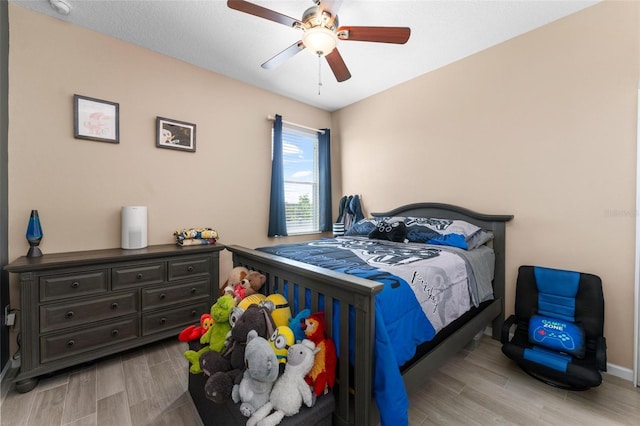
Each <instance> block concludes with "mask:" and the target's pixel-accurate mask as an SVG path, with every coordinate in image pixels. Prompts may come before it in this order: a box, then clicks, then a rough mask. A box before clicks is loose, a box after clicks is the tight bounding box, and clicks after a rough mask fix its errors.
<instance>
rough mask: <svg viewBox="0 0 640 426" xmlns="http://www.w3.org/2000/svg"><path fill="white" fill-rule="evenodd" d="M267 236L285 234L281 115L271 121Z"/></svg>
mask: <svg viewBox="0 0 640 426" xmlns="http://www.w3.org/2000/svg"><path fill="white" fill-rule="evenodd" d="M267 235H268V236H269V237H275V236H283V237H284V236H286V235H287V217H286V214H285V207H284V165H283V159H282V116H280V115H276V119H275V120H274V121H273V158H272V159H271V200H270V202H269V232H268V233H267Z"/></svg>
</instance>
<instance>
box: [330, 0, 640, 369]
mask: <svg viewBox="0 0 640 426" xmlns="http://www.w3.org/2000/svg"><path fill="white" fill-rule="evenodd" d="M639 8H640V4H637V3H635V2H605V3H604V4H599V5H596V6H594V7H592V8H589V9H586V10H584V11H582V12H580V13H578V14H576V15H573V16H569V17H567V18H566V19H562V20H560V21H557V22H555V23H552V24H550V25H547V26H545V27H543V28H541V29H539V30H536V31H533V32H531V33H528V34H525V35H523V36H521V37H518V38H516V39H513V40H511V41H509V42H506V43H504V44H501V45H499V46H497V47H494V48H491V49H489V50H486V51H483V52H481V53H478V54H476V55H474V56H472V57H469V58H467V59H464V60H462V61H459V62H457V63H455V64H452V65H450V66H447V67H445V68H442V69H440V70H437V71H435V72H432V73H429V74H426V75H424V76H422V77H420V78H417V79H415V80H412V81H409V82H407V83H405V84H402V85H400V86H397V87H395V88H393V89H390V90H388V91H386V92H385V93H382V94H379V95H377V96H374V97H371V98H369V99H366V100H364V101H362V102H360V103H357V104H354V105H352V106H350V107H347V108H345V109H343V110H341V111H339V112H337V113H336V114H334V131H335V132H336V133H338V134H340V138H341V148H342V166H343V167H342V184H343V191H344V192H345V193H360V194H362V201H363V204H364V207H365V208H366V210H367V211H368V212H371V211H381V210H382V211H384V210H387V209H389V208H391V207H394V206H396V205H400V204H403V203H407V202H415V201H440V202H448V203H453V204H459V205H462V206H466V207H469V208H471V209H473V210H477V211H480V212H486V213H498V214H500V213H505V214H514V215H515V219H514V220H513V221H512V222H511V223H510V224H509V225H508V230H507V234H508V240H507V279H508V288H507V301H506V303H507V307H508V310H509V312H513V305H514V288H515V285H514V281H515V278H516V273H517V267H518V265H522V264H538V265H546V266H549V267H557V268H568V269H574V270H581V271H588V272H592V273H595V274H598V275H600V276H601V277H602V279H603V281H604V289H605V290H604V291H605V303H606V320H605V335H606V337H607V341H608V345H609V351H608V355H609V361H610V362H612V363H614V364H617V365H620V366H622V367H626V368H632V366H633V360H632V358H633V315H634V313H633V312H634V303H633V300H634V250H635V247H634V239H635V234H634V232H635V210H634V209H635V194H636V193H635V191H636V188H635V171H636V122H637V115H636V102H637V99H636V98H637V88H638V80H639V77H640V72H639V70H640V67H639V60H640V59H639V58H640V55H639V48H640V37H639V34H640V32H639V31H640V19H639V16H640V15H639V10H638V9H639ZM372 123H384V125H378V126H374V125H372ZM381 153H386V156H383V155H381ZM407 182H411V184H409V185H407Z"/></svg>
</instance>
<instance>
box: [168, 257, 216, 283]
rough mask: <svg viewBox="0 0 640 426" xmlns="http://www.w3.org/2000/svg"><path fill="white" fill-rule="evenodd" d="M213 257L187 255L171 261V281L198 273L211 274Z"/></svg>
mask: <svg viewBox="0 0 640 426" xmlns="http://www.w3.org/2000/svg"><path fill="white" fill-rule="evenodd" d="M210 262H211V259H210V258H208V257H185V258H181V259H176V260H171V261H169V281H173V280H179V279H182V278H188V277H193V276H196V275H203V274H210V273H211V267H210Z"/></svg>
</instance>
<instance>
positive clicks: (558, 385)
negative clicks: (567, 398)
mask: <svg viewBox="0 0 640 426" xmlns="http://www.w3.org/2000/svg"><path fill="white" fill-rule="evenodd" d="M518 366H519V367H520V368H521V369H522V371H524V372H525V373H527V374H528V375H529V376H531V377H533V378H534V379H536V380H539V381H541V382H542V383H544V384H545V385H549V386H552V387H554V388H558V389H563V390H570V391H586V390H589V389H591V387H589V386H573V385H569V384H567V383H561V382H558V381H555V380H552V379H550V378H548V377H545V376H543V375H541V374H538V373H536V372H534V371H531V370H530V369H528V368H527V367H525V366H524V365H520V364H518Z"/></svg>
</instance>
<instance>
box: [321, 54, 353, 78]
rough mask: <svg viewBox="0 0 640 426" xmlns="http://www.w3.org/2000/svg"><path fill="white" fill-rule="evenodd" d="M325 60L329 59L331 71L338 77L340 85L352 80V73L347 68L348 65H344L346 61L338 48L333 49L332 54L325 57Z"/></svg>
mask: <svg viewBox="0 0 640 426" xmlns="http://www.w3.org/2000/svg"><path fill="white" fill-rule="evenodd" d="M325 58H326V59H327V63H328V64H329V67H330V68H331V71H333V75H335V76H336V80H338V83H340V82H342V81H345V80H349V79H350V78H351V73H350V72H349V69H348V68H347V64H345V63H344V59H342V56H341V55H340V52H338V49H337V48H336V49H333V50H332V51H331V53H329V54H328V55H327V56H325Z"/></svg>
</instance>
